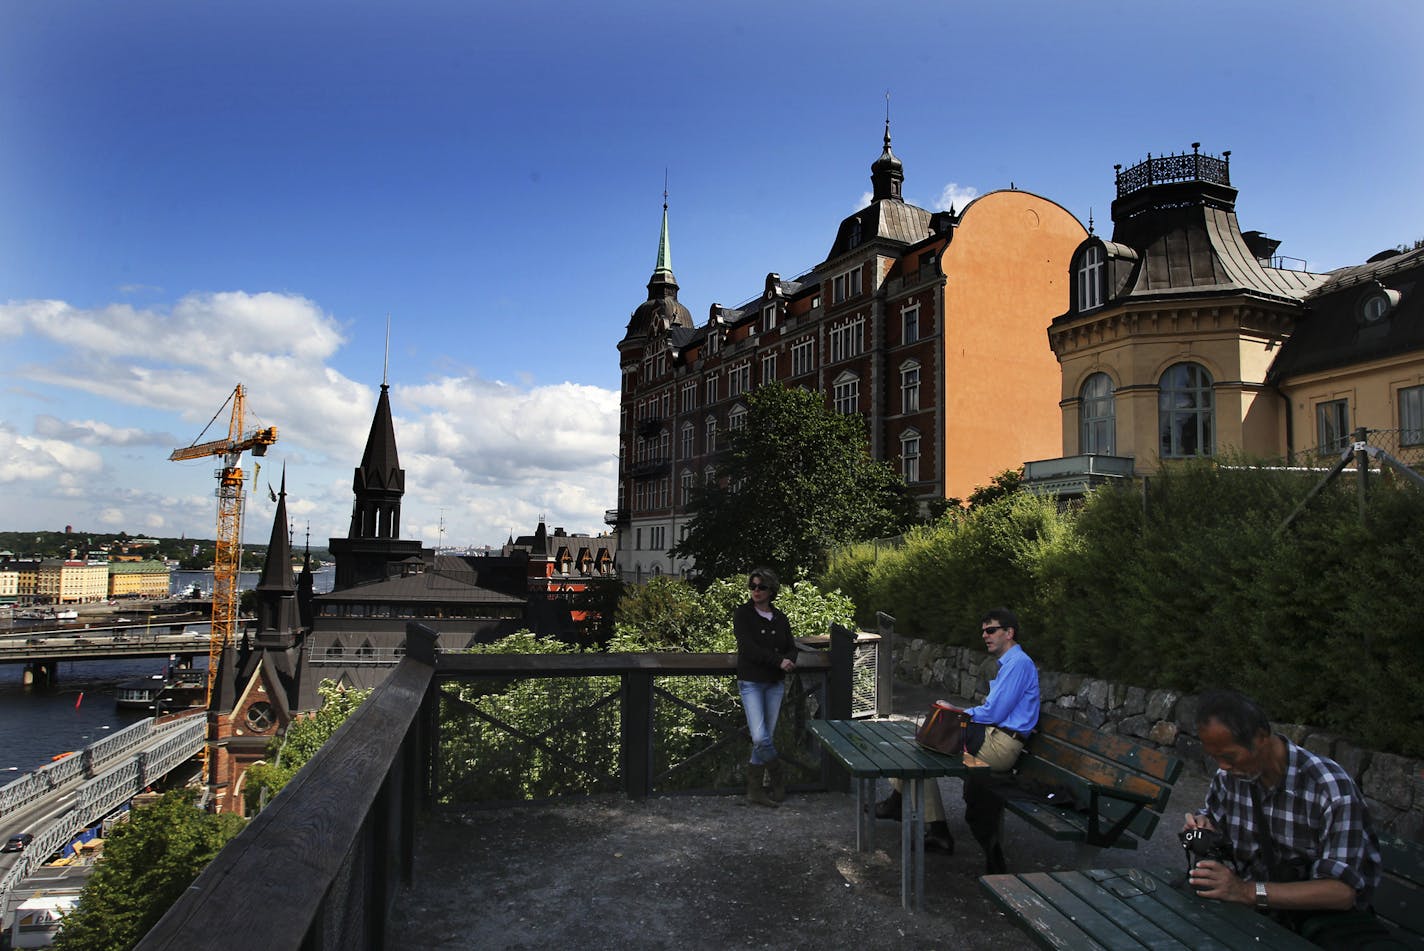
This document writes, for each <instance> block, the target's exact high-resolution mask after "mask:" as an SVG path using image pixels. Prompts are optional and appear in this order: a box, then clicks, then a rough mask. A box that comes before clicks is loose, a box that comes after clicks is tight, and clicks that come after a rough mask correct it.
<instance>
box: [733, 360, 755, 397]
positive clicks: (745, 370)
mask: <svg viewBox="0 0 1424 951" xmlns="http://www.w3.org/2000/svg"><path fill="white" fill-rule="evenodd" d="M751 388H752V365H751V362H750V361H748V362H747V363H743V364H742V365H741V366H738V367H732V368H731V369H730V370H728V371H727V395H728V396H741V395H742V394H743V393H746V392H747V391H749V390H750V389H751Z"/></svg>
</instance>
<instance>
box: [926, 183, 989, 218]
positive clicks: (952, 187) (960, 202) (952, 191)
mask: <svg viewBox="0 0 1424 951" xmlns="http://www.w3.org/2000/svg"><path fill="white" fill-rule="evenodd" d="M978 197H979V189H977V188H975V187H974V186H973V185H961V184H959V183H958V182H950V183H949V184H948V185H946V186H944V188H942V189H940V193H939V197H938V198H936V199H935V200H934V203H933V204H932V205H930V208H931V209H932V210H934V211H948V210H949V209H950V208H953V209H954V210H955V211H963V210H964V206H965V205H967V204H969V203H970V202H971V201H973V200H974V199H975V198H978Z"/></svg>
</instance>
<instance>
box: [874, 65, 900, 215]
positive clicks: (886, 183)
mask: <svg viewBox="0 0 1424 951" xmlns="http://www.w3.org/2000/svg"><path fill="white" fill-rule="evenodd" d="M904 181H905V166H904V165H902V164H900V160H899V159H897V158H896V157H895V153H894V152H892V151H890V94H889V93H888V92H887V93H886V94H885V149H884V151H882V152H881V153H880V158H878V159H876V160H875V164H873V165H871V166H870V185H871V188H872V190H873V191H872V194H873V196H874V197H873V199H872V200H873V201H881V200H882V199H885V198H889V199H893V200H894V201H903V200H904V199H903V198H902V197H901V195H900V186H901V185H902V184H904Z"/></svg>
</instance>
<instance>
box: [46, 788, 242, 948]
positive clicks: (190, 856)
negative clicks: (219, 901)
mask: <svg viewBox="0 0 1424 951" xmlns="http://www.w3.org/2000/svg"><path fill="white" fill-rule="evenodd" d="M197 798H198V794H197V791H196V790H194V789H177V790H174V791H172V792H168V793H164V794H163V796H161V797H160V798H159V799H158V801H157V802H155V803H153V804H152V805H150V806H145V807H141V808H137V809H134V810H133V811H132V812H131V813H130V815H129V821H128V822H126V823H124V824H122V825H120V826H118V827H117V828H116V829H114V831H113V832H111V833H110V834H109V837H108V839H107V840H105V842H104V858H103V860H102V861H100V862H99V864H98V866H97V867H96V868H95V869H94V874H93V875H92V876H90V878H89V882H88V884H86V885H85V886H84V891H83V893H82V894H81V895H80V896H79V904H78V905H77V906H76V907H75V909H74V910H73V911H72V912H70V913H69V914H68V915H66V916H65V918H64V923H63V925H62V926H61V928H60V930H59V934H58V935H57V936H56V937H55V940H54V944H53V947H55V948H59V949H61V951H128V949H129V948H132V947H133V946H134V945H136V944H137V943H138V942H139V939H141V938H142V937H143V936H144V935H145V934H147V933H148V931H149V929H151V928H152V927H153V926H154V925H155V924H157V923H158V919H160V918H162V917H163V913H164V912H166V911H167V910H168V908H169V906H170V905H172V904H173V902H174V901H175V900H176V899H177V898H178V896H179V895H181V894H182V893H183V891H184V890H185V889H187V887H188V886H189V885H191V884H192V883H193V879H195V878H197V877H198V873H199V872H201V871H202V870H203V868H204V867H205V866H207V864H208V862H210V861H211V860H212V858H213V856H215V855H217V854H218V852H219V851H220V850H221V849H222V847H223V846H224V845H225V844H227V841H228V840H229V839H231V838H232V837H233V836H235V835H237V833H238V831H239V830H240V829H241V828H242V826H243V824H244V820H243V819H242V817H241V816H237V815H233V814H232V813H222V814H218V815H214V814H212V813H209V812H204V811H203V810H201V809H199V808H198V807H197V805H196V803H197Z"/></svg>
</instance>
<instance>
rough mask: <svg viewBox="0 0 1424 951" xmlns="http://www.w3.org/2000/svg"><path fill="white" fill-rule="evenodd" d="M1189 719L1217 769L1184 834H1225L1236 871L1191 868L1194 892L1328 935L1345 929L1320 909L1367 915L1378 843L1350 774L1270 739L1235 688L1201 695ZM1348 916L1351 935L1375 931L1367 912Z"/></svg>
mask: <svg viewBox="0 0 1424 951" xmlns="http://www.w3.org/2000/svg"><path fill="white" fill-rule="evenodd" d="M1196 723H1197V735H1198V736H1199V737H1200V738H1201V742H1202V748H1203V749H1204V750H1205V751H1206V753H1207V755H1208V756H1210V757H1212V758H1213V759H1214V760H1216V762H1217V765H1218V766H1219V767H1220V769H1219V770H1218V771H1217V774H1216V776H1215V777H1214V778H1213V779H1212V782H1211V788H1210V789H1209V790H1208V791H1207V796H1206V805H1205V806H1204V807H1203V808H1202V809H1200V810H1199V811H1197V812H1194V813H1189V814H1188V815H1187V817H1186V828H1187V829H1202V828H1205V829H1215V830H1217V831H1219V832H1221V833H1223V834H1224V835H1225V836H1226V839H1227V841H1228V843H1229V846H1230V849H1231V852H1232V857H1233V859H1234V862H1235V865H1236V867H1237V869H1239V870H1240V871H1239V874H1238V872H1237V871H1236V870H1234V869H1233V868H1231V866H1230V865H1228V864H1226V863H1222V862H1216V861H1211V860H1204V861H1202V862H1200V863H1198V864H1197V865H1196V866H1195V867H1194V868H1193V869H1192V872H1191V884H1192V887H1193V888H1195V889H1196V890H1197V893H1198V894H1200V895H1202V896H1203V897H1206V898H1216V899H1220V900H1222V901H1234V902H1238V903H1240V904H1243V905H1253V906H1255V907H1256V908H1258V909H1260V910H1262V911H1269V912H1272V913H1273V914H1277V913H1282V912H1284V913H1286V914H1277V916H1278V917H1280V918H1281V919H1282V920H1283V921H1284V922H1285V923H1287V924H1291V925H1294V926H1297V927H1299V928H1301V930H1302V932H1305V931H1306V926H1307V925H1308V924H1309V922H1310V921H1316V922H1319V921H1324V922H1326V923H1327V924H1326V925H1325V926H1324V927H1330V928H1332V929H1333V928H1334V927H1337V926H1340V925H1344V924H1345V921H1344V919H1343V918H1340V917H1339V916H1332V915H1323V916H1322V915H1319V914H1317V913H1319V912H1347V913H1364V914H1365V915H1367V916H1368V915H1369V904H1370V898H1371V896H1372V894H1373V892H1374V889H1375V886H1376V885H1377V884H1378V883H1379V879H1380V851H1379V841H1378V839H1377V838H1376V837H1375V833H1374V831H1373V830H1372V829H1371V827H1370V819H1369V812H1368V810H1367V809H1366V806H1365V799H1364V796H1363V795H1361V793H1360V790H1359V788H1358V787H1357V786H1356V785H1355V782H1354V780H1353V779H1351V778H1350V774H1349V773H1347V772H1345V770H1344V769H1343V768H1342V767H1341V766H1340V765H1339V764H1338V763H1336V762H1335V761H1334V760H1331V759H1327V758H1326V757H1324V756H1319V755H1317V754H1315V753H1312V752H1311V751H1310V750H1307V749H1304V748H1302V747H1299V746H1296V745H1295V744H1294V743H1292V742H1291V741H1290V740H1288V739H1286V738H1285V737H1284V736H1282V735H1281V734H1279V733H1273V732H1272V731H1271V724H1270V721H1269V720H1268V719H1267V718H1266V714H1265V713H1264V712H1263V711H1262V710H1261V708H1260V707H1259V706H1258V705H1257V704H1256V703H1255V702H1254V701H1252V700H1251V699H1249V698H1248V697H1245V696H1243V695H1242V694H1239V693H1236V692H1234V691H1226V690H1219V691H1210V692H1208V693H1204V694H1202V696H1201V698H1200V701H1199V704H1198V707H1197V717H1196ZM1302 912H1304V913H1308V914H1299V913H1302ZM1292 913H1294V914H1292ZM1348 917H1349V918H1350V922H1351V924H1350V930H1351V931H1352V933H1353V934H1355V935H1356V936H1358V935H1359V933H1360V930H1359V929H1360V928H1361V927H1365V928H1367V929H1368V928H1369V927H1371V926H1373V925H1374V922H1373V921H1372V920H1371V918H1372V916H1369V917H1366V918H1364V920H1363V921H1361V916H1360V915H1359V914H1351V915H1349V916H1348ZM1307 936H1310V935H1307Z"/></svg>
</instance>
